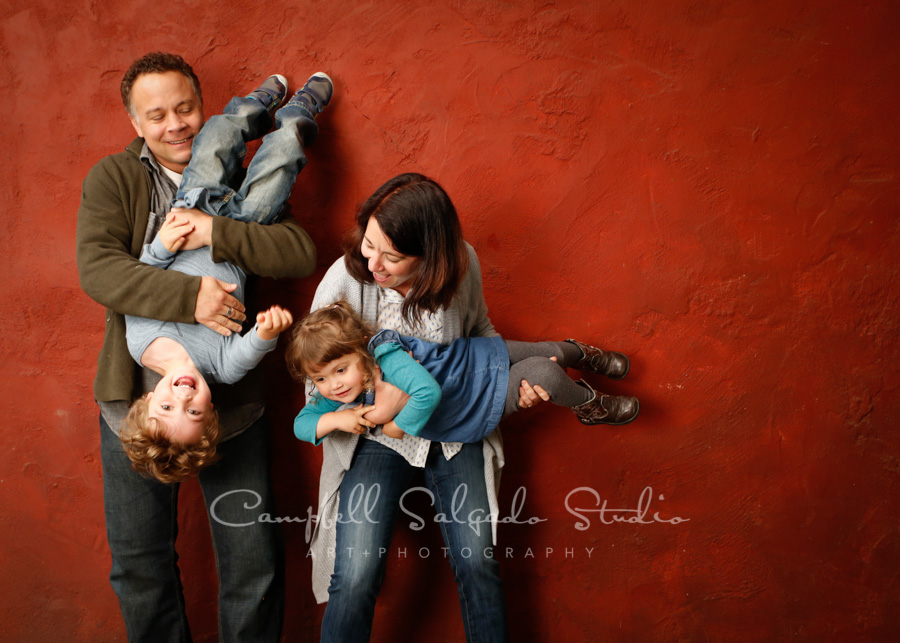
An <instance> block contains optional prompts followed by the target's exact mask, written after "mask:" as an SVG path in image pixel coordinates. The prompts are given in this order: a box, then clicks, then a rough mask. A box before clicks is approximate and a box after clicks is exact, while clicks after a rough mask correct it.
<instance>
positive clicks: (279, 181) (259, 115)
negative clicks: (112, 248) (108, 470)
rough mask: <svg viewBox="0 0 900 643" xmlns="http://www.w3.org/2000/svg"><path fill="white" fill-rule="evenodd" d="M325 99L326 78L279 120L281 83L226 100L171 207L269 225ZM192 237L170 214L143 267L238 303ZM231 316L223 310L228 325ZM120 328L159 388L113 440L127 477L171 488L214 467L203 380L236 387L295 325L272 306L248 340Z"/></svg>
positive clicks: (178, 329)
mask: <svg viewBox="0 0 900 643" xmlns="http://www.w3.org/2000/svg"><path fill="white" fill-rule="evenodd" d="M333 92H334V86H333V84H332V82H331V79H330V78H329V77H328V76H327V75H326V74H324V73H321V72H319V73H317V74H314V75H313V76H311V77H310V79H309V80H308V81H307V82H306V84H305V85H304V86H303V87H302V88H301V89H300V90H298V91H297V92H296V93H295V94H294V96H293V97H292V98H291V99H290V100H289V101H288V102H287V103H286V104H285V106H284V107H283V108H281V110H279V111H278V112H277V113H275V110H276V108H277V107H278V106H279V105H280V104H281V103H282V101H283V100H284V98H285V96H286V94H287V81H286V79H285V78H284V77H283V76H279V75H274V76H270V77H269V78H267V79H266V81H265V82H264V83H263V84H262V85H261V86H260V87H259V88H257V89H256V90H254V91H253V92H251V93H250V94H249V95H248V96H246V97H235V98H233V99H232V100H231V102H229V103H228V105H227V106H226V108H225V110H224V111H223V113H222V114H220V115H216V116H213V117H212V118H210V119H209V121H208V122H207V124H206V125H205V126H204V127H203V128H202V129H201V131H200V133H199V134H198V135H197V136H196V139H195V141H194V143H193V147H192V156H191V161H190V164H189V165H188V166H187V168H186V169H185V171H184V174H183V176H182V180H181V185H180V187H179V189H178V192H177V194H176V198H175V202H174V204H173V207H174V208H196V209H198V210H202V211H203V212H205V213H206V214H209V215H212V216H227V217H230V218H234V219H240V220H244V221H254V222H257V223H260V224H270V223H274V222H276V221H277V220H278V218H279V217H280V215H281V213H282V209H283V205H284V203H285V201H286V200H287V198H288V196H289V195H290V191H291V187H292V186H293V184H294V181H295V180H296V178H297V174H298V173H299V172H300V170H301V169H302V168H303V166H304V165H305V164H306V156H305V155H304V153H303V146H304V145H308V144H310V143H311V142H312V141H313V139H314V138H315V135H316V132H317V126H316V124H315V116H316V114H318V113H320V112H321V111H322V110H324V108H325V107H326V106H327V105H328V103H329V102H330V100H331V97H332V94H333ZM273 113H275V116H274V122H275V130H274V131H272V132H271V133H269V134H267V135H266V136H265V137H264V138H263V142H262V145H261V146H260V148H259V150H258V151H257V153H256V155H255V157H254V158H253V160H252V161H251V163H250V165H249V166H248V168H247V174H246V177H245V179H244V181H243V182H242V184H241V186H240V188H239V189H238V190H236V191H235V190H232V189H231V188H230V187H229V181H231V179H232V177H233V176H234V175H235V174H236V173H237V171H238V170H239V169H240V167H241V160H242V159H243V157H244V155H245V154H246V144H247V142H248V141H250V140H254V139H256V138H259V137H260V136H262V135H263V134H264V133H265V132H266V131H267V130H268V129H269V128H270V127H271V126H272V122H273ZM193 229H194V228H193V225H191V224H190V222H189V221H188V220H187V219H186V218H185V217H183V216H182V217H179V215H178V213H177V211H174V210H173V212H170V213H169V215H168V216H167V218H166V221H165V223H164V224H163V225H162V227H161V228H160V231H159V233H158V235H157V236H156V238H155V239H154V240H153V242H152V243H150V244H148V245H146V246H145V247H144V251H143V252H142V254H141V261H142V262H143V263H146V264H148V265H151V266H156V267H158V268H163V269H172V270H178V271H179V272H183V273H186V274H190V275H196V276H212V277H214V278H216V279H218V280H220V281H222V282H226V283H228V284H234V285H235V289H234V291H233V292H232V293H231V294H232V295H233V296H234V297H235V298H236V299H237V300H238V301H240V302H242V303H243V300H244V283H245V281H246V274H245V273H244V272H243V270H241V269H240V268H239V267H237V266H235V265H232V264H230V263H227V262H221V263H215V262H213V261H212V257H211V252H210V248H209V247H208V246H204V247H201V248H196V249H191V250H182V251H180V252H179V250H180V248H182V247H183V246H184V245H185V244H186V242H187V241H188V239H189V237H190V234H191V232H192V231H193ZM231 314H232V310H231V309H229V310H228V311H227V312H226V317H229V318H230V317H231ZM125 319H126V325H127V331H126V336H127V340H128V350H129V352H130V353H131V355H132V357H133V358H134V359H135V361H137V362H138V363H139V364H142V365H143V366H145V367H147V368H149V369H151V370H153V371H155V372H156V373H159V374H160V375H162V379H161V380H160V382H159V383H158V384H157V386H156V388H155V389H154V390H153V391H152V392H150V393H147V394H146V396H144V397H143V398H140V399H138V400H137V401H136V402H135V403H134V404H133V405H132V407H131V410H130V411H129V413H128V416H127V418H126V420H125V424H124V426H123V427H122V431H121V433H120V438H121V440H122V444H123V446H124V447H125V451H126V453H127V454H128V457H129V458H130V459H131V462H132V466H133V467H134V468H135V470H137V471H138V472H140V473H142V474H144V475H148V476H152V477H154V478H156V479H157V480H160V481H161V482H176V481H179V480H182V479H184V478H185V477H187V476H189V475H192V474H196V473H197V472H199V471H200V470H201V469H203V468H204V467H206V466H208V465H209V464H211V463H212V462H214V461H215V459H216V455H215V454H216V446H217V443H218V438H219V429H218V420H217V416H216V412H215V409H214V408H213V404H212V399H211V395H210V390H209V386H208V385H207V381H206V380H207V378H211V379H212V381H215V382H222V383H226V384H232V383H234V382H237V381H238V380H240V379H241V378H242V377H243V376H244V375H245V374H246V373H247V372H248V371H250V370H251V369H253V368H254V367H255V366H256V365H257V364H259V362H260V360H261V359H262V358H263V356H264V355H265V354H266V353H268V352H270V351H271V350H273V349H274V348H275V345H276V342H277V337H278V334H279V333H281V332H282V331H284V330H285V329H287V328H288V327H289V326H290V325H291V323H292V321H293V319H292V317H291V314H290V312H289V311H287V310H285V309H283V308H281V307H279V306H272V307H271V308H269V309H268V310H267V311H264V312H261V313H259V314H258V315H257V317H256V322H257V323H256V326H255V327H254V328H253V329H252V330H251V331H249V332H247V333H246V334H245V335H243V336H239V335H230V336H227V337H226V336H223V335H220V334H218V333H216V332H214V331H213V330H211V329H209V328H206V327H204V326H200V325H196V324H182V323H174V322H161V321H157V320H153V319H147V318H143V317H133V316H126V318H125Z"/></svg>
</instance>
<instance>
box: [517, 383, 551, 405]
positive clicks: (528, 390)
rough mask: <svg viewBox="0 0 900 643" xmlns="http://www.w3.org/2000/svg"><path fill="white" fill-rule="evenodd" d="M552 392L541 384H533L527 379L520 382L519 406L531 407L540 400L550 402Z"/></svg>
mask: <svg viewBox="0 0 900 643" xmlns="http://www.w3.org/2000/svg"><path fill="white" fill-rule="evenodd" d="M549 401H550V394H549V393H548V392H547V391H545V390H544V389H542V388H541V387H540V386H531V384H529V383H528V382H527V381H526V380H522V382H521V383H520V384H519V408H520V409H529V408H531V407H532V406H534V405H535V404H538V403H539V402H549Z"/></svg>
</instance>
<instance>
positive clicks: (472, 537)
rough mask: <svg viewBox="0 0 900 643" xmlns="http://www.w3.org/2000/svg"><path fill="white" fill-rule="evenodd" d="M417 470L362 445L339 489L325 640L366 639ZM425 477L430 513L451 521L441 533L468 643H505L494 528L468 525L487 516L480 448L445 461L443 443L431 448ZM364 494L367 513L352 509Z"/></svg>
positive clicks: (367, 443) (384, 450) (381, 450)
mask: <svg viewBox="0 0 900 643" xmlns="http://www.w3.org/2000/svg"><path fill="white" fill-rule="evenodd" d="M416 471H417V469H416V468H415V467H413V466H411V465H409V464H408V463H407V462H406V460H405V459H404V458H403V457H402V456H401V455H400V454H398V453H397V452H396V451H393V450H392V449H389V448H387V447H385V446H383V445H381V444H378V443H377V442H375V441H374V440H366V439H361V440H360V441H359V446H357V449H356V454H355V455H354V459H353V464H352V466H351V467H350V470H349V471H348V472H347V474H346V475H345V476H344V479H343V481H342V482H341V498H340V514H341V520H340V521H339V522H338V525H337V543H336V547H337V551H336V552H335V557H336V561H335V568H334V574H333V575H332V577H331V585H330V587H329V588H328V593H329V599H328V606H327V607H326V609H325V617H324V619H323V621H322V641H334V642H338V641H339V642H341V643H347V642H352V641H368V640H369V636H370V634H371V631H372V619H373V616H374V613H375V600H376V598H377V597H378V591H379V590H380V589H381V583H382V581H383V580H384V570H385V564H386V563H387V558H388V552H389V550H390V544H391V534H392V532H393V529H394V523H395V522H396V519H397V517H398V515H399V513H400V501H401V496H402V495H403V494H404V492H406V491H407V489H408V488H409V484H410V480H411V478H412V476H413V474H414V473H415V472H416ZM424 473H425V485H426V488H427V489H428V491H429V492H431V494H433V497H434V507H435V511H437V512H441V513H443V514H445V515H446V516H448V517H450V516H455V519H453V520H452V521H450V522H442V523H441V531H442V535H443V537H444V543H445V545H446V546H447V548H448V557H449V559H450V566H451V568H452V569H453V574H454V577H455V578H456V585H457V589H458V591H459V603H460V608H461V609H462V617H463V625H464V627H465V631H466V640H468V641H505V640H507V638H508V637H507V629H506V610H505V606H504V601H503V587H502V583H501V581H500V576H499V564H498V563H497V561H496V559H495V558H494V557H493V545H492V540H491V524H490V521H489V520H486V521H484V522H479V521H477V520H476V521H474V522H473V523H469V522H467V518H468V517H469V516H473V517H476V518H481V519H482V520H484V519H485V518H486V517H487V516H488V515H489V513H490V509H489V508H488V496H487V489H486V488H485V480H484V455H483V453H482V445H481V443H478V444H466V445H465V446H464V447H463V449H462V451H460V452H459V453H458V454H457V455H456V456H454V457H453V458H451V459H450V460H447V459H446V458H444V455H443V453H442V451H441V446H440V444H438V443H434V444H432V445H431V452H430V453H429V455H428V460H427V463H426V465H425V471H424ZM366 493H369V494H371V495H370V502H369V504H368V513H364V511H363V508H362V507H360V506H354V505H355V504H356V503H357V502H358V501H359V499H360V498H361V497H362V498H364V497H365V495H366ZM376 494H377V500H375V501H372V500H371V498H372V497H373V496H375V495H376ZM454 494H456V500H455V503H454ZM463 494H465V496H464V499H463V497H462V495H463ZM454 504H455V506H456V511H454V510H453V507H454Z"/></svg>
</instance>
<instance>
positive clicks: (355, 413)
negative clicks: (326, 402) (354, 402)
mask: <svg viewBox="0 0 900 643" xmlns="http://www.w3.org/2000/svg"><path fill="white" fill-rule="evenodd" d="M374 408H375V405H374V404H373V405H372V406H357V407H356V408H352V409H344V410H343V411H334V412H333V414H334V417H333V418H332V423H333V424H334V428H335V429H336V430H338V431H344V432H345V433H356V434H357V435H358V434H360V433H365V432H366V431H368V430H369V429H370V428H372V427H373V426H375V423H374V422H369V421H368V420H367V419H366V418H364V417H363V416H364V415H365V414H366V413H368V412H369V411H371V410H372V409H374Z"/></svg>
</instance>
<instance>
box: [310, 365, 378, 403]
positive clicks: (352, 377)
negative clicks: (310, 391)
mask: <svg viewBox="0 0 900 643" xmlns="http://www.w3.org/2000/svg"><path fill="white" fill-rule="evenodd" d="M309 378H310V379H311V380H312V381H313V384H315V385H316V389H317V390H318V391H319V395H321V396H322V397H324V398H326V399H329V400H332V401H334V402H340V403H341V404H345V403H347V402H352V401H353V400H355V399H356V398H357V397H359V394H360V393H362V392H363V389H364V388H365V386H366V381H367V380H368V379H369V375H368V373H366V370H365V368H364V367H363V361H362V357H360V355H359V354H358V353H350V354H349V355H342V356H341V357H338V358H337V359H335V360H331V361H330V362H328V363H327V364H325V365H324V366H323V367H322V368H320V369H319V370H317V371H313V372H311V373H309Z"/></svg>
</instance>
